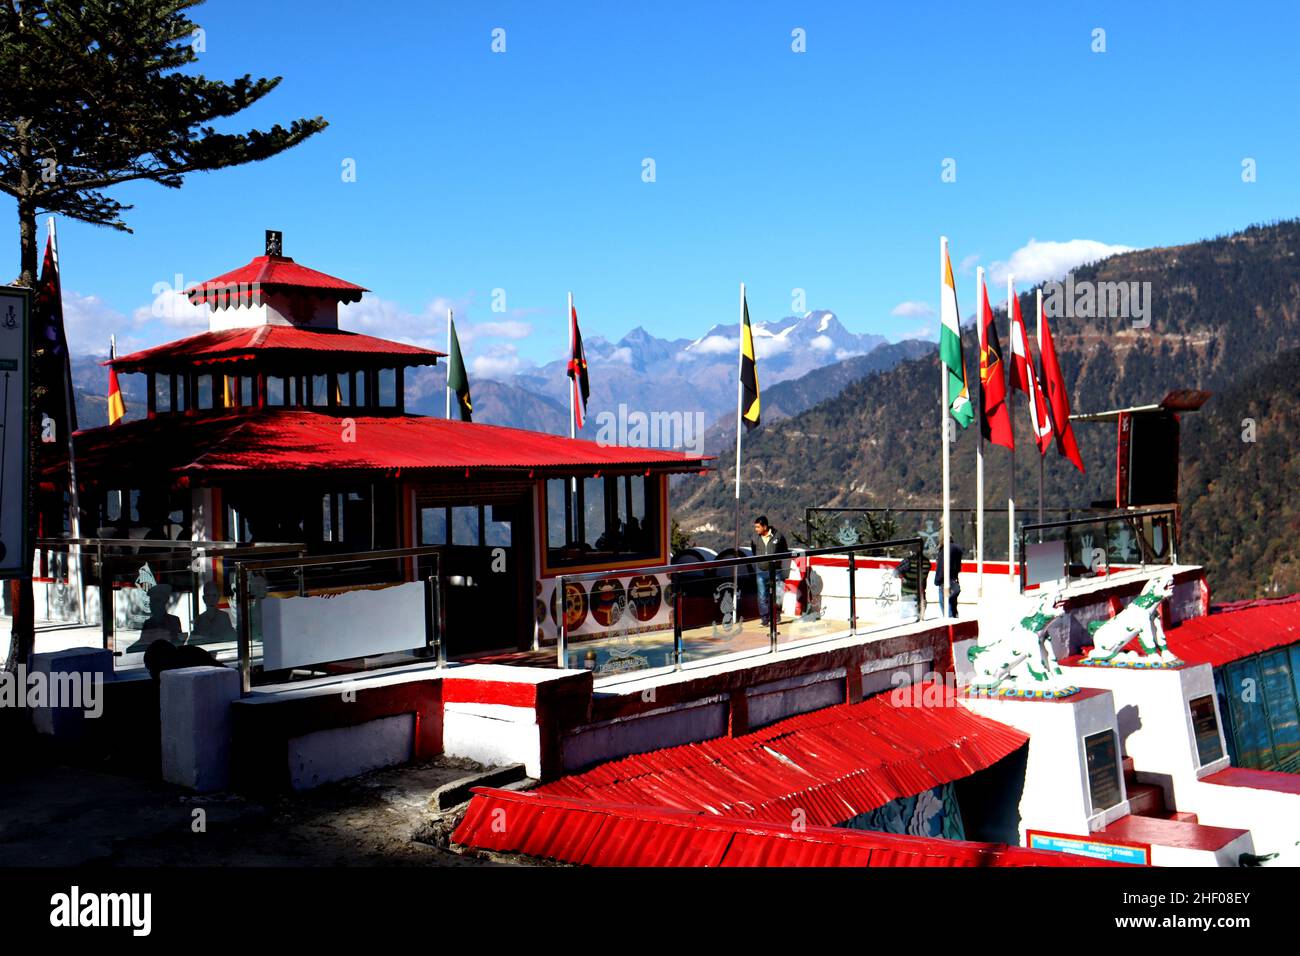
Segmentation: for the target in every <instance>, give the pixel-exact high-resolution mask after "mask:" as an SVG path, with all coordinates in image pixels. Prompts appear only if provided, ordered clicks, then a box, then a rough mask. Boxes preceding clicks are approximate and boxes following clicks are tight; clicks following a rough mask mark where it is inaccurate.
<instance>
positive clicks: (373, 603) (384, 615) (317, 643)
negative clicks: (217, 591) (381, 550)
mask: <svg viewBox="0 0 1300 956" xmlns="http://www.w3.org/2000/svg"><path fill="white" fill-rule="evenodd" d="M260 603H261V611H262V666H263V667H264V668H265V669H266V670H268V671H272V670H283V669H285V668H289V667H303V666H306V665H308V664H322V663H325V662H327V661H342V660H348V659H350V658H353V657H370V656H374V655H378V654H387V653H390V652H393V651H409V650H414V649H415V648H417V647H424V646H425V643H426V638H425V610H424V582H423V581H408V582H407V583H405V584H397V585H394V586H392V587H387V588H377V589H375V590H369V589H362V590H357V591H347V592H345V593H343V594H331V595H313V596H311V597H286V598H269V597H268V598H263V599H262V600H261V602H260Z"/></svg>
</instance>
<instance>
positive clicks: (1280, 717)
mask: <svg viewBox="0 0 1300 956" xmlns="http://www.w3.org/2000/svg"><path fill="white" fill-rule="evenodd" d="M1259 665H1260V678H1261V680H1262V681H1263V683H1264V696H1265V698H1266V701H1265V703H1266V705H1267V707H1268V718H1269V730H1270V731H1271V732H1272V737H1273V758H1274V759H1275V760H1276V761H1277V768H1278V769H1279V770H1281V771H1284V772H1292V771H1294V770H1295V769H1296V764H1297V763H1300V715H1298V714H1297V713H1296V698H1295V685H1294V684H1293V683H1292V681H1291V664H1290V662H1289V661H1288V660H1287V653H1286V651H1274V652H1272V653H1271V654H1265V655H1264V656H1263V657H1261V658H1260V661H1259Z"/></svg>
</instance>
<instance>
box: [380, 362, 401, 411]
mask: <svg viewBox="0 0 1300 956" xmlns="http://www.w3.org/2000/svg"><path fill="white" fill-rule="evenodd" d="M379 406H380V407H381V408H396V407H397V369H395V368H381V369H380V370H379Z"/></svg>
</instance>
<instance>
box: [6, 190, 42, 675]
mask: <svg viewBox="0 0 1300 956" xmlns="http://www.w3.org/2000/svg"><path fill="white" fill-rule="evenodd" d="M18 226H19V232H20V233H21V236H22V256H21V270H22V271H21V273H20V275H19V276H18V284H19V285H21V286H26V287H27V288H29V289H35V288H36V204H35V202H33V201H32V200H23V199H20V200H19V201H18ZM33 304H34V303H33ZM27 320H28V323H29V328H30V323H31V320H32V316H31V315H28V317H27ZM30 375H31V373H30V370H29V372H28V377H29V381H28V383H27V384H28V389H29V391H34V389H35V383H34V382H32V381H30ZM32 407H33V408H35V407H36V406H35V404H34V403H33V405H32ZM39 434H40V425H39V423H38V422H36V421H35V420H33V421H32V427H31V430H30V433H29V435H28V451H29V454H28V459H27V461H28V471H27V479H28V484H27V501H26V502H25V506H26V508H27V515H28V520H29V521H31V522H33V523H34V522H35V520H36V507H35V505H36V454H37V450H38V448H37V441H38V437H39ZM33 526H34V525H33ZM35 563H36V555H35V553H33V554H29V555H28V556H27V567H26V568H25V571H26V574H24V575H23V576H22V577H20V578H17V579H16V580H13V581H10V582H9V600H10V605H11V607H10V611H11V613H12V614H13V619H12V621H13V624H12V629H11V630H10V637H9V656H8V658H7V659H6V661H5V670H7V671H15V670H17V668H18V665H19V664H23V665H25V664H26V663H27V662H28V659H29V658H30V657H31V655H32V653H33V651H34V650H35V649H36V598H35V594H34V593H33V590H32V568H33V567H34V566H35Z"/></svg>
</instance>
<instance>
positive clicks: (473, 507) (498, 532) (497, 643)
mask: <svg viewBox="0 0 1300 956" xmlns="http://www.w3.org/2000/svg"><path fill="white" fill-rule="evenodd" d="M531 515H532V512H531V507H530V505H529V501H528V499H527V498H522V497H514V498H508V499H502V500H499V501H488V502H484V501H479V502H475V503H472V504H471V503H466V502H450V501H436V500H432V499H425V498H424V497H420V498H419V499H418V500H417V507H416V518H417V529H416V533H417V535H418V538H419V544H420V545H421V546H431V545H432V546H439V547H442V549H443V552H442V554H443V582H444V585H445V588H444V591H443V594H444V600H445V602H446V617H447V656H448V657H450V658H456V657H464V656H466V655H468V654H474V653H481V652H484V651H499V650H511V651H514V650H526V649H527V648H528V647H530V646H531V642H532V632H531V630H530V628H529V627H528V625H529V624H530V623H531V621H532V615H531V613H527V610H528V609H529V608H530V607H531V604H532V601H531V594H530V588H531V584H532V559H531V555H532V519H531Z"/></svg>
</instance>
